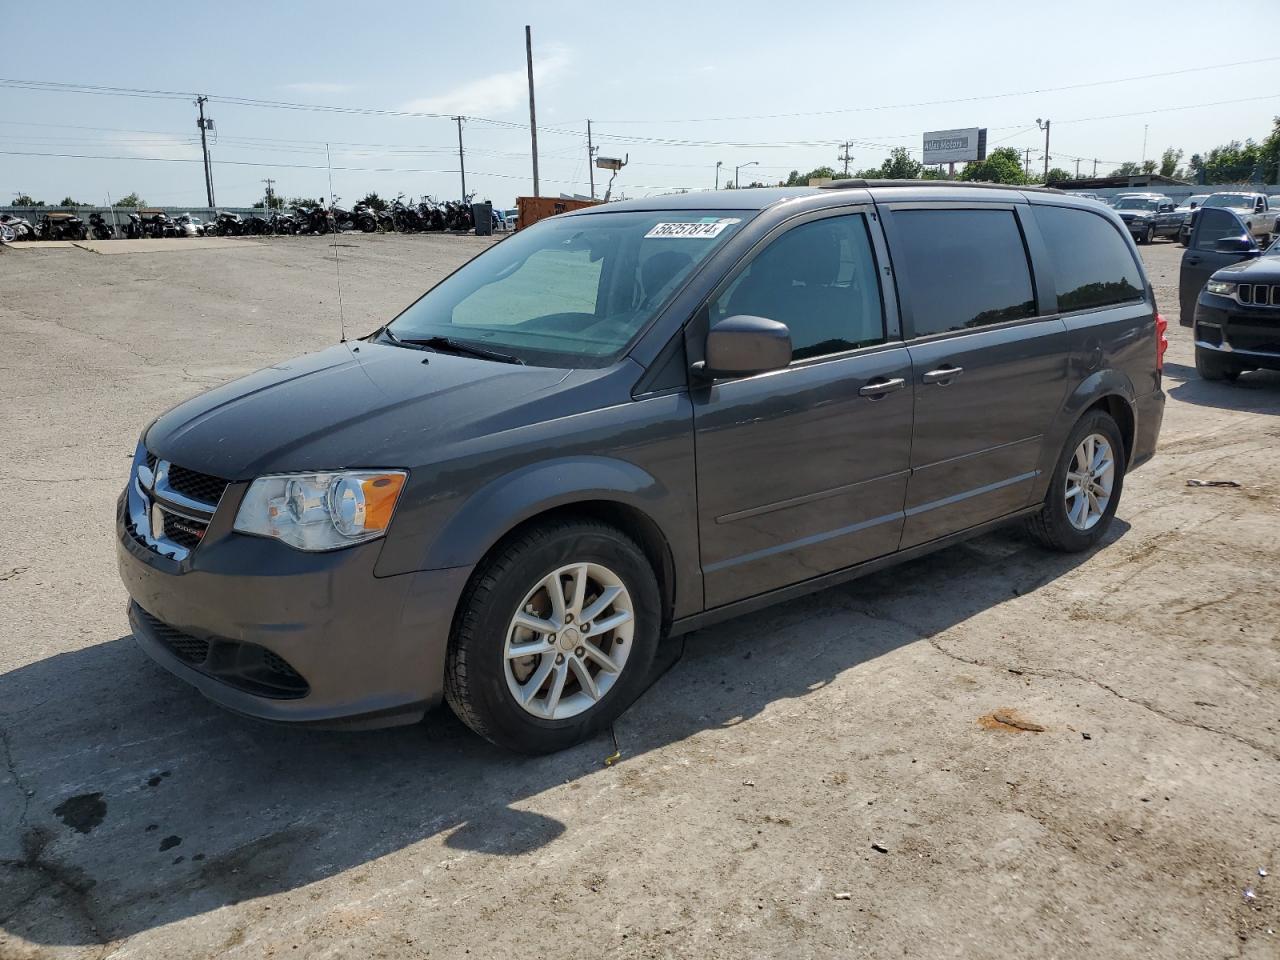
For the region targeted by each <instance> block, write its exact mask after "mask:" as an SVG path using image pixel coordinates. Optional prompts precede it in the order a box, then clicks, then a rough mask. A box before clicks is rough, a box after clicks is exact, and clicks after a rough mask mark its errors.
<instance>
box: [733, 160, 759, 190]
mask: <svg viewBox="0 0 1280 960" xmlns="http://www.w3.org/2000/svg"><path fill="white" fill-rule="evenodd" d="M758 166H760V161H759V160H752V161H751V162H750V163H743V164H739V165H738V166H736V167H734V168H733V185H734V186H735V187H737V188H738V189H739V190H741V189H742V181H741V180H739V179H738V171H739V170H745V169H746V168H747V167H758Z"/></svg>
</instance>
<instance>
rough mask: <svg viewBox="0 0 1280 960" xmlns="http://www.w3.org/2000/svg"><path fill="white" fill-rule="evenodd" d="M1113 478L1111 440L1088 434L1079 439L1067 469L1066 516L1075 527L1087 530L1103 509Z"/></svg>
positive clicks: (1097, 434)
mask: <svg viewBox="0 0 1280 960" xmlns="http://www.w3.org/2000/svg"><path fill="white" fill-rule="evenodd" d="M1115 480H1116V458H1115V453H1114V451H1113V450H1112V449H1111V441H1110V440H1108V439H1107V438H1106V437H1105V436H1103V435H1102V434H1100V433H1091V434H1089V435H1088V436H1087V437H1085V438H1084V439H1083V440H1082V441H1080V445H1079V446H1078V447H1076V451H1075V453H1074V454H1073V455H1072V457H1071V464H1070V466H1068V468H1067V480H1066V491H1065V497H1066V507H1067V519H1068V520H1069V521H1071V525H1072V526H1073V527H1075V528H1076V529H1077V530H1091V529H1092V528H1093V527H1094V526H1095V525H1096V524H1097V523H1098V521H1099V520H1101V519H1102V517H1103V515H1104V514H1105V513H1106V512H1107V506H1108V505H1109V504H1110V503H1111V491H1112V489H1113V488H1114V486H1115Z"/></svg>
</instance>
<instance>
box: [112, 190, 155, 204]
mask: <svg viewBox="0 0 1280 960" xmlns="http://www.w3.org/2000/svg"><path fill="white" fill-rule="evenodd" d="M115 205H116V206H117V207H145V206H146V205H147V201H145V200H143V199H142V198H141V197H140V196H138V195H137V193H131V194H129V195H128V196H124V197H121V198H120V199H119V200H117V201H116V203H115Z"/></svg>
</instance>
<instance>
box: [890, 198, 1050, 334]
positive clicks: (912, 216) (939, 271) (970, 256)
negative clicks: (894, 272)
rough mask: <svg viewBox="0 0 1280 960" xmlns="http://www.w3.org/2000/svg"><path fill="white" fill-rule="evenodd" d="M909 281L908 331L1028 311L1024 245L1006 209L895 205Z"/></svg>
mask: <svg viewBox="0 0 1280 960" xmlns="http://www.w3.org/2000/svg"><path fill="white" fill-rule="evenodd" d="M893 219H894V223H895V225H896V226H897V235H898V238H899V245H900V246H901V247H902V249H901V250H897V249H895V250H894V256H895V257H899V256H900V257H903V258H904V259H905V260H906V262H907V269H908V272H909V276H910V282H911V303H912V311H913V313H914V324H913V326H914V329H913V330H912V336H916V337H924V336H928V335H929V334H931V333H942V332H944V331H947V330H967V329H969V328H972V327H982V326H986V325H988V324H992V323H1003V322H1004V321H1006V320H1020V319H1022V318H1023V317H1033V316H1035V313H1036V298H1035V291H1034V290H1033V289H1032V286H1031V268H1030V267H1029V266H1028V264H1027V248H1026V245H1025V244H1024V243H1023V240H1022V231H1021V230H1020V229H1019V228H1018V221H1017V218H1016V217H1015V216H1014V214H1013V211H1012V210H899V211H896V212H895V213H894V215H893Z"/></svg>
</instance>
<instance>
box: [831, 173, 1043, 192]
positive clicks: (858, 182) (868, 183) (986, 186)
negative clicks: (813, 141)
mask: <svg viewBox="0 0 1280 960" xmlns="http://www.w3.org/2000/svg"><path fill="white" fill-rule="evenodd" d="M859 187H977V188H978V189H980V190H1033V191H1035V192H1036V193H1058V194H1061V193H1062V192H1063V191H1061V190H1056V189H1054V188H1053V187H1041V186H1037V185H1035V184H1020V183H979V182H977V181H970V180H864V179H862V178H861V177H854V178H850V179H844V180H832V181H831V182H830V183H824V184H822V186H821V187H820V189H822V190H848V189H853V188H859Z"/></svg>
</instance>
